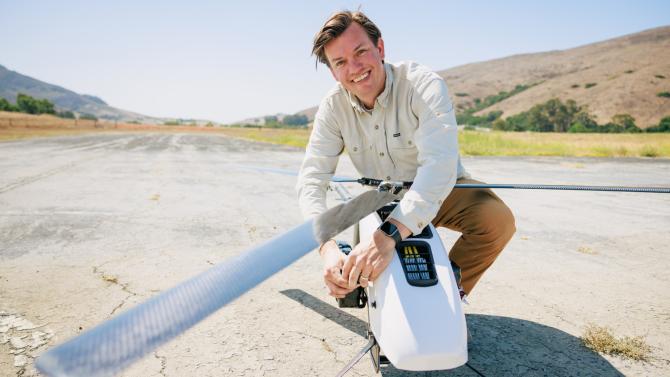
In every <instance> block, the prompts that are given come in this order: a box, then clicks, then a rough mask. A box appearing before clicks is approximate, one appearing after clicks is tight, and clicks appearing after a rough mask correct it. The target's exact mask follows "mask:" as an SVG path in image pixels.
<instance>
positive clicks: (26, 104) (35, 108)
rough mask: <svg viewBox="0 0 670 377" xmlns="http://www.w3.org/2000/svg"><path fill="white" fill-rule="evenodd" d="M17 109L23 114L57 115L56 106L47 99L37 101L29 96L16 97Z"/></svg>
mask: <svg viewBox="0 0 670 377" xmlns="http://www.w3.org/2000/svg"><path fill="white" fill-rule="evenodd" d="M16 107H18V109H19V111H21V112H22V113H28V114H55V113H56V110H55V109H54V104H53V103H51V102H49V100H46V99H35V98H33V97H31V96H29V95H27V94H23V93H19V94H17V95H16Z"/></svg>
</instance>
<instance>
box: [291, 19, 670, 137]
mask: <svg viewBox="0 0 670 377" xmlns="http://www.w3.org/2000/svg"><path fill="white" fill-rule="evenodd" d="M438 74H439V75H440V76H442V77H443V78H444V79H445V81H446V82H447V85H448V86H449V90H450V92H451V98H452V100H453V101H454V104H455V105H456V106H457V108H459V109H465V108H467V107H469V106H472V104H473V103H474V101H475V99H476V98H479V99H482V100H483V99H484V98H486V97H487V96H490V95H496V94H498V93H499V92H501V91H508V92H509V91H511V90H512V89H514V87H515V86H517V85H520V84H523V85H529V84H537V85H535V86H533V87H531V88H530V89H527V90H525V91H523V92H521V93H519V94H517V95H514V96H512V97H509V98H507V99H506V100H504V101H501V102H499V103H497V104H495V105H493V106H490V107H487V108H485V109H484V110H481V111H480V114H479V115H482V114H485V113H488V112H489V111H494V110H501V111H503V118H505V117H508V116H510V115H514V114H517V113H520V112H523V111H527V110H529V109H530V108H531V107H533V106H534V105H536V104H539V103H544V102H546V101H547V100H549V99H551V98H555V97H556V98H560V99H561V100H563V101H565V100H567V99H573V100H575V101H576V102H577V104H579V105H587V106H588V108H589V112H590V113H591V114H594V115H595V116H596V120H597V121H598V123H606V122H608V121H609V120H610V119H611V118H612V116H613V115H615V114H630V115H632V116H633V117H634V118H635V121H636V124H637V126H638V127H640V128H647V127H649V126H652V125H656V124H658V122H659V121H660V120H661V118H663V117H665V116H670V99H668V98H663V97H659V96H658V93H660V92H670V26H664V27H660V28H655V29H650V30H645V31H642V32H639V33H635V34H629V35H625V36H622V37H618V38H614V39H609V40H606V41H603V42H598V43H593V44H588V45H585V46H581V47H576V48H571V49H568V50H560V51H549V52H541V53H533V54H523V55H514V56H509V57H506V58H501V59H494V60H488V61H485V62H479V63H472V64H466V65H462V66H459V67H455V68H450V69H447V70H443V71H439V72H438ZM594 84H595V85H594ZM317 100H318V99H317ZM316 110H317V107H311V108H309V109H305V110H302V111H300V112H299V113H300V114H305V115H307V116H308V117H310V120H311V119H313V118H314V114H315V113H316Z"/></svg>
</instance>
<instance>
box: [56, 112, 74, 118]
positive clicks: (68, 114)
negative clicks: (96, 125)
mask: <svg viewBox="0 0 670 377" xmlns="http://www.w3.org/2000/svg"><path fill="white" fill-rule="evenodd" d="M56 116H57V117H60V118H65V119H74V118H75V116H74V113H73V112H72V111H59V112H57V113H56Z"/></svg>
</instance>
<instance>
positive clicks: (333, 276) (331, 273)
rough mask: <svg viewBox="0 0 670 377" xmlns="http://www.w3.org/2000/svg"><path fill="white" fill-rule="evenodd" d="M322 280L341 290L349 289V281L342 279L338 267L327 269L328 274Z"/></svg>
mask: <svg viewBox="0 0 670 377" xmlns="http://www.w3.org/2000/svg"><path fill="white" fill-rule="evenodd" d="M323 278H324V280H326V281H330V282H331V283H333V284H335V285H337V286H339V287H341V288H345V289H347V288H349V281H348V280H347V279H345V278H343V277H342V271H341V269H340V268H339V267H333V268H331V269H329V270H328V273H327V274H326V275H325V276H324V277H323Z"/></svg>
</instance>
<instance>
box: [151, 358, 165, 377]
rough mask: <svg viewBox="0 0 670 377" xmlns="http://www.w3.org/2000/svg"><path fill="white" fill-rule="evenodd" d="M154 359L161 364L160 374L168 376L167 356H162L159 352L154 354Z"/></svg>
mask: <svg viewBox="0 0 670 377" xmlns="http://www.w3.org/2000/svg"><path fill="white" fill-rule="evenodd" d="M154 357H155V358H156V359H158V360H160V362H161V370H159V371H158V374H160V375H161V376H166V374H165V368H166V367H167V356H160V355H159V354H158V352H154Z"/></svg>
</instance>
